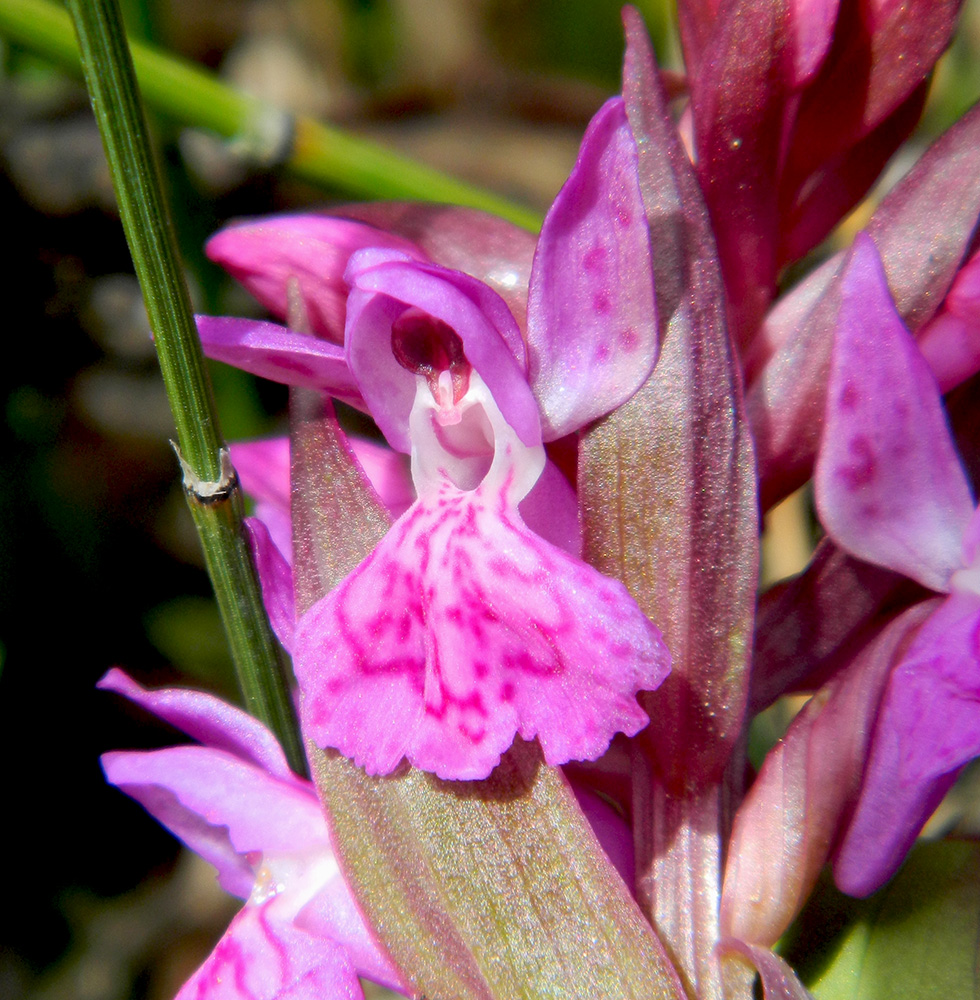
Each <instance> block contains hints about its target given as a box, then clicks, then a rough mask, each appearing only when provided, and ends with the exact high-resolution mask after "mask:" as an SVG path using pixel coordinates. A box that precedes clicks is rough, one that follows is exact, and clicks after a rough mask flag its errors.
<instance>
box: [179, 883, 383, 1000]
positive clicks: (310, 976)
mask: <svg viewBox="0 0 980 1000" xmlns="http://www.w3.org/2000/svg"><path fill="white" fill-rule="evenodd" d="M323 997H330V998H331V1000H363V997H364V994H363V992H362V990H361V987H360V984H359V983H358V980H357V975H356V974H355V972H354V968H353V966H352V965H351V962H350V960H349V959H348V958H347V955H346V954H345V952H344V949H343V948H342V947H341V946H340V945H338V944H336V943H335V942H334V941H331V940H330V939H329V938H322V937H316V936H314V935H312V934H308V933H307V932H306V931H304V930H301V929H300V928H298V927H296V926H295V925H293V924H292V923H290V922H289V921H281V920H277V919H276V899H275V898H274V897H273V898H272V899H271V900H269V901H268V902H266V903H264V904H263V905H261V906H254V905H249V906H245V907H244V908H243V909H242V910H241V912H240V913H239V914H238V915H237V916H236V917H235V919H234V920H233V921H232V922H231V925H230V926H229V927H228V930H227V931H225V933H224V936H223V937H222V938H221V940H220V941H219V942H218V944H217V945H216V947H215V949H214V951H212V952H211V954H210V955H209V956H208V958H207V959H206V960H205V962H204V964H203V965H202V966H201V967H200V968H199V969H198V970H197V972H195V973H194V975H193V976H191V978H190V979H188V980H187V982H186V983H185V984H184V988H183V989H182V990H181V991H180V993H178V994H177V1000H321V998H323Z"/></svg>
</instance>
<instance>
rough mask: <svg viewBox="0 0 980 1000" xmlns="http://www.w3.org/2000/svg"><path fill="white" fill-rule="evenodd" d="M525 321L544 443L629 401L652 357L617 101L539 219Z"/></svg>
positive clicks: (638, 218) (633, 172)
mask: <svg viewBox="0 0 980 1000" xmlns="http://www.w3.org/2000/svg"><path fill="white" fill-rule="evenodd" d="M527 320H528V349H529V361H530V377H531V387H532V388H533V389H534V394H535V396H536V397H537V398H538V402H539V404H540V406H541V411H542V423H543V425H544V429H545V440H551V439H554V438H558V437H561V436H562V435H564V434H568V433H569V432H570V431H573V430H576V429H577V428H579V427H582V426H584V425H585V424H587V423H589V422H590V421H592V420H595V419H596V418H597V417H600V416H602V415H603V414H605V413H608V412H609V411H610V410H612V409H614V408H615V407H617V406H619V405H620V404H621V403H624V402H626V400H627V399H629V397H630V396H632V395H633V393H634V392H636V390H637V389H639V387H640V386H641V385H642V384H643V383H644V382H645V381H646V378H647V376H648V375H649V374H650V371H651V369H652V368H653V365H654V362H655V361H656V358H657V349H658V339H657V316H656V310H655V308H654V298H653V261H652V258H651V252H650V234H649V230H648V228H647V221H646V212H645V210H644V207H643V198H642V196H641V194H640V185H639V179H638V168H637V152H636V142H635V140H634V139H633V133H632V132H631V131H630V127H629V123H628V122H627V120H626V112H625V110H624V107H623V102H622V99H621V98H614V99H613V100H611V101H609V102H607V103H606V104H605V105H604V106H603V107H602V109H601V110H600V111H599V112H598V114H597V115H596V116H595V118H593V120H592V123H591V124H590V125H589V129H588V131H587V132H586V134H585V138H584V139H583V140H582V149H581V152H580V153H579V157H578V160H577V161H576V164H575V168H574V169H573V171H572V173H571V175H570V176H569V178H568V180H567V181H566V182H565V186H564V187H563V188H562V189H561V191H560V192H559V194H558V197H557V198H556V199H555V203H554V205H553V206H552V208H551V211H549V213H548V216H547V218H546V219H545V222H544V226H543V227H542V230H541V238H540V239H539V240H538V248H537V252H536V253H535V256H534V265H533V267H532V269H531V286H530V292H529V298H528V317H527Z"/></svg>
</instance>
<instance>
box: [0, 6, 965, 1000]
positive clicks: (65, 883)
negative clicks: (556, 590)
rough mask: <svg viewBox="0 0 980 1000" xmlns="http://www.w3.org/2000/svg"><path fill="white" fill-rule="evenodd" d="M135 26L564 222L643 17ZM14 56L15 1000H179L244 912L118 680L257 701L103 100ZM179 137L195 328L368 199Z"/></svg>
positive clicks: (279, 10)
mask: <svg viewBox="0 0 980 1000" xmlns="http://www.w3.org/2000/svg"><path fill="white" fill-rule="evenodd" d="M123 6H124V9H125V13H126V17H127V23H128V24H129V27H130V30H131V32H132V34H133V35H135V36H137V37H140V38H143V39H145V40H148V41H151V42H153V43H155V44H159V45H161V46H163V47H165V48H167V49H170V50H172V51H175V52H178V53H181V54H182V55H184V56H186V57H188V58H190V59H192V60H194V61H197V62H200V63H203V64H205V65H207V66H209V67H211V68H213V69H214V70H216V71H217V72H219V73H220V74H221V75H222V76H223V77H224V78H225V79H227V80H228V81H229V82H232V83H234V84H235V85H236V86H239V87H242V88H244V89H246V90H249V91H252V92H255V93H258V94H261V95H262V96H264V97H266V98H267V99H270V100H273V101H275V102H277V103H280V104H282V105H284V106H287V107H289V108H291V109H293V110H295V111H300V112H304V113H308V114H313V115H317V116H320V117H323V118H325V119H328V120H330V121H332V122H334V123H336V124H339V125H341V126H343V127H347V128H350V129H352V130H355V131H357V132H359V133H362V134H365V135H368V136H370V137H371V138H374V139H376V140H378V141H380V142H383V143H386V144H389V145H391V146H392V147H395V148H399V149H401V150H404V151H406V152H408V153H410V154H411V155H413V156H416V157H418V158H419V159H422V160H424V161H426V162H428V163H431V164H433V165H436V166H438V167H441V168H443V169H445V170H448V171H450V172H453V173H455V174H458V175H460V176H462V177H465V178H467V179H470V180H472V181H474V182H477V183H480V184H483V185H485V186H488V187H492V188H494V189H496V190H498V191H499V192H501V193H503V194H506V195H508V196H510V197H512V198H514V199H516V200H520V201H524V202H526V203H528V204H531V205H534V206H536V207H538V208H541V209H543V208H545V207H547V205H548V204H549V202H550V200H551V198H552V197H553V196H554V194H555V192H556V191H557V189H558V187H559V186H560V184H561V182H562V181H563V179H564V177H565V176H566V174H567V172H568V169H569V167H570V166H571V164H572V162H573V160H574V156H575V151H576V149H577V145H578V142H579V139H580V137H581V133H582V131H583V129H584V126H585V124H586V122H587V121H588V119H589V117H590V116H591V115H592V113H593V112H594V111H595V110H596V109H597V108H598V106H599V105H600V104H601V103H602V101H603V100H604V99H605V98H606V97H607V96H608V95H609V94H611V93H614V92H615V91H617V90H618V88H619V83H618V78H619V67H620V59H621V54H622V38H621V29H620V23H619V6H620V5H619V3H618V0H288V2H283V0H218V2H214V3H208V4H201V3H194V2H190V0H126V2H124V4H123ZM638 6H639V7H641V9H642V12H643V14H644V16H645V17H646V18H647V22H648V25H649V27H650V29H651V32H652V34H653V36H654V41H655V45H656V48H657V51H658V56H659V58H660V59H661V62H662V64H663V65H664V66H667V67H673V68H678V69H679V68H680V65H679V57H678V50H677V46H676V42H675V41H674V35H673V22H674V14H673V11H672V9H671V4H670V0H666V2H664V0H648V2H646V3H640V4H638ZM977 9H978V5H977V4H976V3H974V4H972V5H971V6H970V8H969V9H968V11H967V13H966V15H965V19H964V24H963V27H962V28H961V32H960V41H959V42H958V47H957V50H956V51H955V52H954V54H953V56H952V57H951V58H950V59H948V60H947V64H946V65H944V67H943V69H942V71H941V73H940V80H941V83H940V86H939V88H938V90H939V97H938V98H937V99H935V100H934V101H933V103H932V104H931V106H930V110H929V113H928V116H927V120H926V126H925V131H924V132H923V136H924V137H927V136H928V135H929V134H931V133H933V132H935V131H938V130H939V129H941V128H943V127H945V126H946V125H947V124H948V123H949V121H951V120H952V119H953V118H955V117H957V116H958V115H959V113H961V112H962V110H963V107H964V104H965V102H966V100H967V97H968V95H971V94H976V92H977V90H978V89H980V88H978V86H977V74H978V72H980V71H978V69H977V67H978V65H980V61H978V60H977V59H976V53H977V51H978V48H980V18H978V16H977ZM2 52H3V67H4V70H3V77H2V86H0V102H2V112H0V170H2V173H0V219H2V220H3V224H4V231H5V233H6V238H7V241H8V252H9V253H10V257H8V263H7V266H6V267H7V280H6V282H5V289H6V301H7V303H8V308H10V309H11V314H10V315H9V317H8V320H7V321H6V324H5V326H6V330H7V333H6V344H7V347H6V358H7V360H6V362H5V363H4V364H3V365H2V366H0V399H2V404H3V413H4V417H5V420H4V425H3V430H2V434H3V439H2V447H0V666H2V676H0V713H2V714H0V739H2V740H3V760H4V766H5V771H6V774H5V788H4V796H3V798H4V801H5V802H6V803H7V807H6V809H5V810H4V813H5V818H4V821H3V823H4V826H5V834H6V836H5V843H4V858H5V862H6V871H7V875H6V876H5V878H6V882H5V884H6V885H7V889H6V892H7V896H6V905H5V906H4V907H3V917H2V919H3V921H4V924H5V926H4V927H3V932H2V938H0V945H2V951H0V997H3V998H5V1000H18V998H22V997H31V998H37V1000H42V998H43V1000H49V998H50V1000H60V998H67V997H71V998H75V1000H89V998H91V1000H124V998H152V1000H170V998H171V997H172V996H173V995H174V993H175V992H176V990H177V988H178V987H179V985H180V983H181V982H182V981H183V979H184V978H185V977H186V976H187V975H188V974H189V972H190V971H191V970H192V969H193V967H194V966H195V965H196V964H197V963H198V962H200V961H201V960H202V959H203V957H204V956H205V955H206V954H207V951H208V950H209V949H210V947H211V946H212V944H213V942H214V940H215V939H216V937H217V936H218V935H219V934H220V933H221V931H222V929H223V927H224V925H225V923H226V922H227V919H228V917H229V916H230V914H231V913H233V912H234V910H235V908H236V904H235V902H234V901H231V900H228V899H227V898H226V897H225V896H224V895H223V894H222V893H221V892H220V890H219V889H218V888H217V885H216V883H215V881H214V878H213V875H212V873H211V871H210V869H209V868H208V867H207V866H206V865H204V863H203V862H200V861H198V860H196V859H195V858H193V857H191V856H189V855H181V854H180V853H179V851H178V845H177V843H176V842H175V841H174V840H173V839H172V838H171V837H170V836H169V835H168V834H167V833H165V832H164V831H162V830H161V829H160V828H159V827H158V826H157V825H156V824H155V823H154V822H153V821H152V820H150V819H149V818H148V817H147V816H146V815H145V814H144V813H143V811H142V809H141V808H140V807H139V806H137V805H135V804H134V803H132V802H131V801H130V800H129V799H128V798H126V797H125V796H123V795H122V794H120V793H119V792H117V791H115V790H113V789H110V788H108V787H106V786H105V785H104V783H103V779H102V775H101V772H100V770H99V765H98V756H99V754H100V753H102V752H104V751H105V750H109V749H117V748H137V747H151V746H161V745H165V744H167V743H168V742H171V741H173V740H174V738H175V737H174V734H173V733H172V732H171V731H169V730H168V729H167V728H166V727H164V726H162V725H160V724H157V723H155V722H154V721H153V720H152V719H150V718H148V717H147V716H145V715H143V714H142V713H138V712H136V711H134V710H131V709H130V708H129V707H128V706H127V705H126V704H124V703H123V702H122V700H121V699H118V698H116V697H114V696H111V695H105V694H99V693H97V692H96V691H95V688H94V684H95V682H96V680H97V679H98V678H99V677H100V676H101V675H102V674H103V673H104V672H105V670H107V669H108V668H109V667H110V666H113V665H120V666H123V667H124V668H125V669H126V670H127V671H129V672H130V673H131V674H132V675H133V676H135V677H136V678H137V679H139V680H140V681H142V682H143V683H146V684H150V685H154V686H160V685H165V684H170V683H181V684H193V685H198V686H202V687H206V688H208V689H210V690H213V691H216V692H218V693H221V694H223V695H225V696H227V697H229V698H231V699H235V698H236V697H237V695H236V691H235V683H234V679H233V676H232V673H231V666H230V662H229V660H228V655H227V652H226V650H225V647H224V641H223V637H222V634H221V628H220V624H219V622H218V617H217V612H216V610H215V607H214V604H213V602H212V599H211V597H210V590H209V584H208V581H207V578H206V575H205V573H204V571H203V568H202V560H201V556H200V551H199V549H198V544H197V540H196V537H195V535H194V532H193V528H192V525H191V522H190V518H189V516H188V514H187V511H186V509H185V505H184V500H183V496H182V493H181V490H180V488H179V476H178V470H177V467H176V462H175V459H174V456H173V453H172V451H171V450H170V447H169V444H168V439H169V437H170V436H171V435H172V433H173V428H172V422H171V417H170V413H169V410H168V407H167V402H166V398H165V396H164V392H163V388H162V384H161V382H160V380H159V377H158V374H157V370H156V362H155V357H154V353H153V349H152V344H151V343H150V340H149V335H148V329H147V324H146V319H145V314H144V313H143V309H142V303H141V299H140V295H139V289H138V286H137V284H136V281H135V278H134V277H133V275H132V270H131V265H130V261H129V257H128V252H127V249H126V245H125V241H124V239H123V235H122V230H121V228H120V225H119V222H118V218H117V217H116V215H115V212H114V208H113V197H112V191H111V186H110V182H109V178H108V173H107V170H106V167H105V164H104V162H103V159H102V151H101V145H100V141H99V137H98V133H97V130H96V127H95V124H94V121H93V119H92V117H91V115H90V113H89V110H88V106H87V98H86V95H85V92H84V90H83V88H82V87H81V86H80V84H79V83H78V82H77V81H75V80H73V79H71V78H69V77H67V76H65V75H64V74H62V73H61V72H60V71H58V70H55V69H53V68H52V67H51V66H49V65H48V64H46V63H45V62H43V61H42V60H39V59H37V58H36V57H34V56H32V55H30V54H29V53H27V52H25V51H23V50H21V49H18V48H15V47H11V46H4V47H3V48H2ZM153 124H154V128H155V132H156V135H157V138H158V142H159V149H160V153H161V159H162V163H163V166H164V171H165V177H166V183H167V185H168V187H169V192H170V196H171V204H172V207H173V213H174V216H175V221H176V225H177V229H178V233H179V237H180V241H181V245H182V249H183V252H184V255H185V260H186V265H187V271H188V279H189V281H190V283H191V286H192V289H193V293H194V297H195V306H196V308H197V309H198V310H200V311H204V312H211V313H217V314H221V313H236V314H243V313H245V312H247V311H249V310H253V311H254V309H255V306H254V305H252V304H251V303H250V302H249V301H248V299H247V297H246V296H245V295H244V293H242V292H240V291H238V290H237V289H236V288H234V287H233V286H232V285H231V283H230V282H229V281H227V280H226V279H225V278H224V277H223V276H222V275H221V273H219V272H218V271H217V269H216V268H214V267H213V266H212V265H210V264H209V263H208V262H207V261H206V260H205V259H204V257H203V254H202V251H201V246H202V243H203V241H204V239H205V238H206V237H207V236H208V235H209V234H210V233H211V232H213V231H214V230H215V229H217V228H219V227H220V226H221V225H222V224H224V223H225V222H226V221H227V220H228V219H231V218H234V217H236V216H243V215H258V214H262V213H267V212H272V211H281V210H287V209H298V208H303V207H308V206H312V205H323V204H329V203H330V202H331V201H334V202H336V201H342V200H344V195H343V192H339V191H333V192H331V191H324V190H314V189H312V188H310V187H307V186H305V185H303V184H300V183H299V182H297V181H295V180H292V179H290V178H289V177H287V176H285V175H283V174H281V173H277V172H274V171H260V170H256V169H255V168H253V167H247V166H245V165H244V164H243V163H242V162H240V161H239V160H237V159H236V158H235V156H234V154H233V152H232V151H230V150H229V149H228V147H227V146H226V145H224V144H222V143H220V142H218V141H216V140H214V139H213V138H211V137H209V136H207V135H204V134H201V133H194V132H189V131H182V130H181V129H180V128H179V127H178V126H177V125H176V124H175V123H173V122H167V121H165V120H162V119H159V118H154V119H153ZM922 141H925V138H923V140H922ZM909 158H911V154H910V156H909ZM212 376H213V380H214V384H215V391H216V394H217V397H218V403H219V409H220V412H221V415H222V421H223V430H224V432H225V435H226V436H227V437H228V438H232V439H235V438H242V437H254V436H259V435H264V434H270V433H273V432H275V431H277V430H282V428H283V407H284V404H285V392H284V391H283V390H281V389H280V388H279V387H276V386H270V385H268V384H262V385H259V384H257V383H255V382H254V381H252V380H251V379H249V378H247V377H246V376H243V375H241V374H240V373H238V372H235V371H232V370H230V369H227V368H223V367H222V366H215V367H214V368H213V369H212ZM788 510H789V513H788V514H787V515H785V524H786V526H785V527H780V528H779V529H778V532H777V534H779V537H780V538H784V539H785V544H783V545H782V547H781V548H780V549H779V550H778V551H775V550H773V551H771V552H770V556H769V559H770V566H769V573H770V576H782V575H785V574H786V573H788V572H792V571H794V570H795V569H798V568H799V565H800V564H801V560H803V559H805V558H806V554H807V550H808V547H809V544H810V528H809V524H808V522H807V521H806V517H805V503H804V502H799V503H798V504H797V506H796V507H795V508H793V507H790V508H789V509H788ZM780 553H782V554H780ZM773 560H774V561H773Z"/></svg>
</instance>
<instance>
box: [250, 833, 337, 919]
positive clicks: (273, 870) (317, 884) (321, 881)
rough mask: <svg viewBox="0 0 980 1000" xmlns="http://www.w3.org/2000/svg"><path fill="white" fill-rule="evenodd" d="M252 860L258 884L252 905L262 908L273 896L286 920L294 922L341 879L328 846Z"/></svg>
mask: <svg viewBox="0 0 980 1000" xmlns="http://www.w3.org/2000/svg"><path fill="white" fill-rule="evenodd" d="M249 860H250V861H252V867H253V870H254V871H255V885H254V886H253V887H252V894H251V896H249V899H248V902H249V905H252V906H261V905H262V904H263V903H266V902H268V900H270V899H272V898H273V897H277V899H276V910H277V913H278V915H279V916H280V917H281V918H283V919H284V920H292V919H294V918H295V917H296V915H297V914H298V913H299V911H300V910H302V909H303V907H304V906H306V904H307V903H309V902H310V900H311V899H313V897H314V896H316V895H317V893H319V892H320V891H321V890H322V889H323V888H324V887H325V886H326V885H327V884H328V883H329V882H331V881H332V880H333V879H335V878H339V877H340V868H339V866H338V864H337V859H336V858H335V857H334V855H333V852H332V851H331V850H330V849H329V847H327V846H326V845H323V846H321V845H317V846H316V847H314V848H311V849H310V850H309V851H304V852H295V853H290V854H274V855H269V854H258V855H257V856H256V857H255V858H254V859H253V858H252V857H250V858H249Z"/></svg>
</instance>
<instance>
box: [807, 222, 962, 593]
mask: <svg viewBox="0 0 980 1000" xmlns="http://www.w3.org/2000/svg"><path fill="white" fill-rule="evenodd" d="M815 485H816V496H817V507H818V510H819V512H820V518H821V520H822V521H823V523H824V526H825V527H826V528H827V531H828V533H829V534H830V535H831V537H832V538H833V539H834V541H836V542H837V543H838V544H839V545H840V546H841V547H842V548H844V549H846V550H847V551H848V552H850V553H851V554H852V555H855V556H857V557H858V558H860V559H864V560H866V561H867V562H872V563H875V564H876V565H878V566H884V567H886V568H887V569H893V570H895V571H897V572H899V573H903V574H904V575H906V576H910V577H912V579H914V580H917V581H918V582H919V583H921V584H923V586H926V587H930V588H932V589H933V590H939V591H943V590H946V589H947V588H948V585H949V577H950V575H951V574H952V572H953V571H954V570H955V569H957V568H958V567H959V566H960V564H961V560H962V546H963V535H964V532H965V531H966V527H967V525H968V524H969V521H970V518H971V516H972V514H973V507H974V505H973V501H972V499H971V497H970V488H969V485H968V484H967V480H966V474H965V473H964V471H963V466H962V465H961V464H960V460H959V456H958V455H957V454H956V449H955V447H954V445H953V441H952V438H951V437H950V432H949V427H948V425H947V423H946V415H945V412H944V410H943V404H942V400H941V399H940V396H939V389H938V387H937V386H936V382H935V379H934V378H933V376H932V373H931V372H930V370H929V366H928V365H927V364H926V361H925V359H924V358H923V357H922V355H921V353H920V352H919V350H918V348H917V347H916V346H915V342H914V341H913V340H912V337H911V335H910V334H909V332H908V330H906V328H905V326H904V324H903V323H902V321H901V318H900V317H899V315H898V313H897V311H896V310H895V306H894V304H893V303H892V300H891V297H890V296H889V293H888V285H887V283H886V281H885V275H884V272H883V271H882V267H881V261H880V260H879V258H878V254H877V252H876V250H875V248H874V244H873V243H872V242H871V240H870V238H869V237H867V236H861V237H859V238H858V240H856V241H855V247H854V253H853V255H852V258H851V262H850V263H849V265H848V271H847V273H846V274H845V275H844V278H843V281H842V301H841V308H840V314H839V320H838V328H837V332H836V341H835V344H834V353H833V358H832V362H831V374H830V380H829V383H828V389H827V415H826V424H825V427H824V431H823V439H822V442H821V446H820V454H819V458H818V460H817V469H816V480H815Z"/></svg>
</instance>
